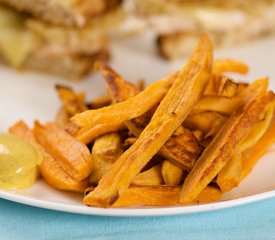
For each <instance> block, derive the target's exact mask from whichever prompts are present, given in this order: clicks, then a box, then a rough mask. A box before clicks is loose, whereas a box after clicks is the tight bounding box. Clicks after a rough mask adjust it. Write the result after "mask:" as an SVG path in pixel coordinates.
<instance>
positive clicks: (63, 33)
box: [0, 5, 108, 79]
mask: <svg viewBox="0 0 275 240" xmlns="http://www.w3.org/2000/svg"><path fill="white" fill-rule="evenodd" d="M0 57H1V58H2V61H1V62H4V63H5V64H7V65H11V66H12V67H15V68H16V69H23V70H36V71H42V72H46V73H50V74H54V75H58V76H62V77H65V78H69V79H78V78H81V77H82V76H83V75H85V74H86V73H88V72H89V71H90V70H91V69H92V66H93V62H94V61H95V60H97V59H103V60H106V59H107V57H108V39H107V37H106V36H105V33H103V32H102V31H101V30H100V29H99V28H90V27H89V26H85V27H83V28H81V29H76V28H72V27H64V26H57V25H51V24H48V23H44V22H41V21H39V20H37V19H34V18H31V17H29V16H26V15H24V14H20V13H17V12H15V11H13V10H11V9H8V8H5V7H3V6H1V5H0Z"/></svg>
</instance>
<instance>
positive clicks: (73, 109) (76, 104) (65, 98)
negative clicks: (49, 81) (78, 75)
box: [55, 85, 87, 117]
mask: <svg viewBox="0 0 275 240" xmlns="http://www.w3.org/2000/svg"><path fill="white" fill-rule="evenodd" d="M55 88H56V91H57V93H58V96H59V98H60V100H61V101H62V103H63V107H64V109H66V111H67V113H68V115H69V116H70V117H71V116H74V115H75V114H77V113H80V112H83V111H85V110H87V107H86V105H85V103H84V94H83V93H82V92H80V93H78V94H76V93H75V92H74V91H73V90H72V89H71V88H69V87H65V86H61V85H56V86H55Z"/></svg>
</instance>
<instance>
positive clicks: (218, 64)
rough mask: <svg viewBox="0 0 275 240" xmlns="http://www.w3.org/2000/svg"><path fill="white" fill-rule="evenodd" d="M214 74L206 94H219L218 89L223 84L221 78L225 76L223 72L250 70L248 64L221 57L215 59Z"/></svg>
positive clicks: (244, 72) (243, 72)
mask: <svg viewBox="0 0 275 240" xmlns="http://www.w3.org/2000/svg"><path fill="white" fill-rule="evenodd" d="M212 72H213V76H212V77H211V79H210V81H209V83H208V85H207V87H206V89H205V92H204V95H214V96H215V95H217V93H218V89H219V88H220V85H221V80H222V78H223V76H222V74H223V73H225V72H233V73H240V74H246V73H247V72H248V66H247V65H246V64H245V63H243V62H240V61H236V60H233V59H221V60H215V61H214V63H213V71H212Z"/></svg>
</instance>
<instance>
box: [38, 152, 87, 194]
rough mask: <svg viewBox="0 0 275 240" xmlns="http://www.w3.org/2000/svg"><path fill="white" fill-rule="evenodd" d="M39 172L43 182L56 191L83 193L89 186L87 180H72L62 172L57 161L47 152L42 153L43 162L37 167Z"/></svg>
mask: <svg viewBox="0 0 275 240" xmlns="http://www.w3.org/2000/svg"><path fill="white" fill-rule="evenodd" d="M39 171H40V173H41V175H42V176H43V178H44V179H45V181H46V182H47V183H48V184H49V185H50V186H52V187H54V188H56V189H60V190H66V191H73V192H83V191H84V190H85V189H86V188H87V187H88V186H89V181H88V180H87V179H84V180H82V181H76V180H75V179H73V178H72V177H71V176H70V175H69V174H68V173H67V172H65V171H64V170H63V168H62V167H61V166H60V164H59V163H58V161H56V160H55V159H54V158H53V157H51V156H50V155H49V154H48V153H47V152H44V160H43V161H42V163H41V164H40V166H39Z"/></svg>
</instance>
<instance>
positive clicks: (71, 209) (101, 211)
mask: <svg viewBox="0 0 275 240" xmlns="http://www.w3.org/2000/svg"><path fill="white" fill-rule="evenodd" d="M273 197H275V190H270V191H267V192H263V193H257V194H253V195H250V196H245V197H240V198H236V199H230V200H224V201H218V202H212V203H205V204H195V205H188V206H170V207H155V208H150V207H148V208H98V207H88V206H85V205H84V204H83V206H78V205H75V206H74V205H69V204H66V203H58V202H50V201H46V200H41V199H33V198H30V197H27V196H23V195H20V194H16V193H12V192H7V191H4V190H0V198H1V199H4V200H8V201H11V202H16V203H19V204H23V205H27V206H31V207H36V208H41V209H47V210H53V211H58V212H66V213H73V214H81V215H91V216H105V217H107V216H108V217H161V216H173V215H186V214H193V213H202V212H209V211H216V210H222V209H227V208H232V207H237V206H242V205H245V204H250V203H254V202H259V201H261V200H265V199H269V198H273Z"/></svg>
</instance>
